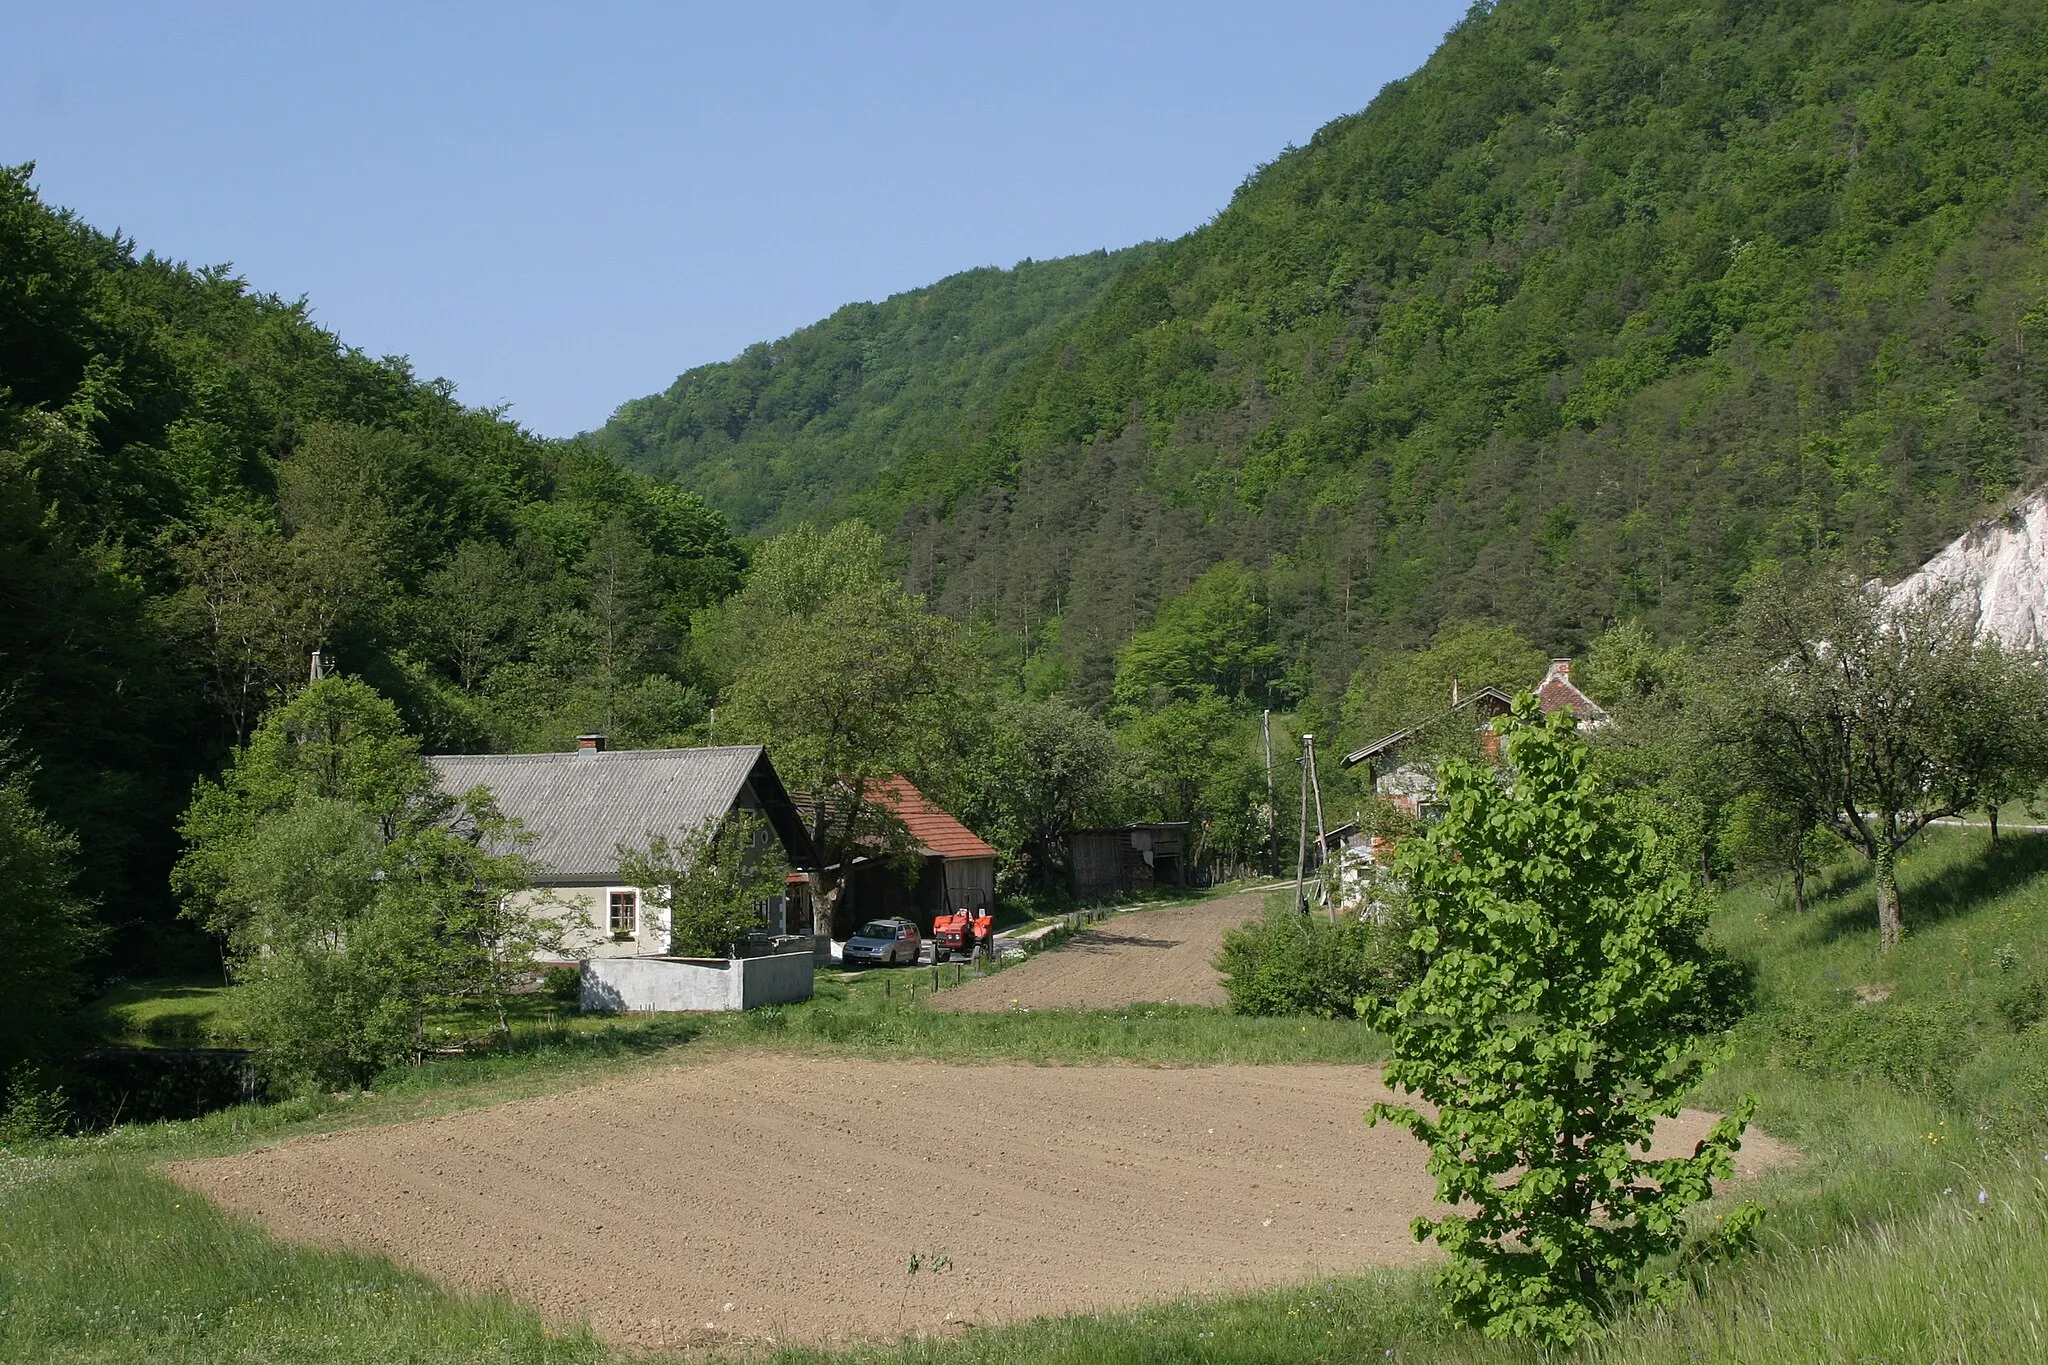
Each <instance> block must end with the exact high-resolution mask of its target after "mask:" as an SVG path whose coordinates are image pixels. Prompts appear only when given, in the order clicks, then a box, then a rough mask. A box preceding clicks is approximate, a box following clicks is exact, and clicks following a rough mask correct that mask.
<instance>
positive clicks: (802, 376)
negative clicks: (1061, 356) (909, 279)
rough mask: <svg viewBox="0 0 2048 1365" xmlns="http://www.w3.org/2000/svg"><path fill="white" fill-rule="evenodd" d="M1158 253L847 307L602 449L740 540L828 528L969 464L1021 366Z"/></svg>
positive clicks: (641, 413) (654, 407)
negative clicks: (915, 470) (966, 450)
mask: <svg viewBox="0 0 2048 1365" xmlns="http://www.w3.org/2000/svg"><path fill="white" fill-rule="evenodd" d="M1146 250H1147V248H1144V247H1137V248H1130V249H1126V250H1124V251H1118V252H1104V251H1097V252H1093V253H1090V254H1088V255H1085V256H1067V257H1063V258H1061V259H1058V260H1051V261H1022V262H1019V263H1018V264H1017V265H1016V266H1014V267H1012V268H1011V269H1009V270H997V269H994V268H984V269H980V270H968V271H963V272H962V273H960V274H958V275H949V276H948V277H946V278H945V279H943V280H940V281H939V282H938V283H937V284H934V285H931V286H929V287H927V288H924V289H915V290H911V291H910V292H908V293H903V294H896V295H893V296H892V297H890V298H887V299H884V300H883V301H882V302H880V303H853V304H848V305H847V306H846V307H844V308H841V309H840V310H839V311H838V312H836V313H834V314H833V315H832V316H831V317H829V318H826V319H825V320H824V321H823V322H819V323H815V324H813V325H811V326H809V327H805V328H803V329H802V330H800V331H797V332H793V333H791V334H790V335H789V336H786V337H784V338H783V339H782V340H780V341H777V342H772V343H768V342H763V343H759V344H756V345H753V346H749V347H748V348H747V349H746V350H745V351H744V352H742V353H741V354H740V355H739V356H738V357H737V358H735V359H733V360H730V361H722V362H720V363H718V364H713V365H700V366H698V367H697V368H696V369H694V370H690V371H688V372H687V373H685V374H683V375H681V376H680V377H678V378H677V380H676V382H675V383H674V384H671V385H670V386H669V387H668V389H667V390H666V391H665V392H662V393H658V394H653V395H651V396H649V397H646V398H638V399H634V400H633V401H632V402H629V403H627V404H625V405H624V406H623V407H621V408H620V409H619V410H618V412H617V413H616V414H614V415H613V417H612V419H611V420H610V421H609V422H607V423H606V424H605V425H604V426H603V427H602V428H601V429H600V430H598V431H597V432H595V433H593V438H594V440H595V442H596V443H597V444H598V445H600V446H602V447H603V448H604V449H607V450H609V451H611V452H612V453H613V454H615V455H616V456H617V457H618V458H619V459H620V460H621V461H622V462H623V463H625V464H626V465H628V466H630V467H632V468H634V469H639V470H644V471H647V472H650V473H656V474H662V475H666V476H668V477H671V478H674V479H675V480H676V481H677V482H679V483H680V484H682V485H683V486H684V487H686V488H690V489H694V490H695V491H697V492H699V493H701V494H703V495H704V496H705V497H706V498H707V499H708V500H709V501H710V502H711V504H712V505H713V506H715V507H717V508H718V509H719V510H721V511H723V512H724V513H726V515H728V516H730V517H731V518H732V519H733V520H734V522H735V523H736V524H737V525H738V526H740V527H741V528H742V529H745V530H750V531H751V530H763V529H778V528H781V527H785V526H788V525H790V524H792V523H794V522H796V521H799V520H802V519H803V518H805V517H808V516H825V517H830V516H832V515H834V514H837V513H840V512H842V511H843V510H844V509H846V508H847V507H848V506H850V505H853V504H854V503H856V502H858V500H859V499H860V496H861V491H862V490H863V489H865V488H867V487H868V486H869V485H871V484H872V483H873V481H874V479H875V477H876V475H877V474H878V473H879V472H880V471H882V470H884V469H887V468H890V467H892V466H893V465H896V464H899V463H901V462H902V461H904V460H906V459H909V458H911V457H913V456H917V455H929V454H930V453H931V452H936V451H948V450H950V451H956V452H957V451H958V450H959V449H960V448H961V446H962V444H963V442H965V441H966V440H968V439H970V437H971V433H972V432H973V430H974V428H973V425H972V422H973V419H974V418H975V417H976V416H977V415H978V414H981V413H983V412H985V411H986V410H987V409H988V408H989V407H990V406H992V405H993V403H994V402H995V399H996V397H997V396H998V395H999V394H1000V393H1002V391H1003V389H1004V386H1005V385H1006V384H1007V383H1008V382H1009V381H1010V380H1011V379H1012V378H1013V377H1014V375H1015V374H1016V372H1017V370H1018V368H1019V367H1020V366H1022V365H1023V364H1024V363H1026V362H1027V361H1029V360H1030V359H1031V358H1032V357H1033V356H1035V355H1037V354H1038V353H1039V352H1040V351H1042V350H1044V348H1045V347H1046V346H1047V344H1048V343H1049V342H1050V340H1051V338H1053V337H1054V336H1056V335H1057V334H1058V333H1059V331H1060V329H1061V328H1062V327H1064V326H1065V325H1067V324H1069V323H1071V322H1073V321H1074V320H1075V319H1076V318H1079V317H1080V316H1081V315H1082V314H1084V313H1085V312H1087V311H1088V309H1089V308H1090V307H1092V306H1093V305H1094V304H1095V303H1096V301H1097V300H1099V299H1100V298H1101V297H1102V294H1103V291H1104V290H1105V289H1106V288H1107V287H1108V285H1109V283H1110V281H1111V280H1112V279H1114V278H1115V276H1116V274H1117V272H1118V271H1119V270H1120V269H1122V268H1123V267H1124V266H1126V265H1128V264H1130V263H1131V262H1132V261H1133V260H1135V259H1139V258H1141V257H1142V256H1143V254H1144V253H1145V251H1146Z"/></svg>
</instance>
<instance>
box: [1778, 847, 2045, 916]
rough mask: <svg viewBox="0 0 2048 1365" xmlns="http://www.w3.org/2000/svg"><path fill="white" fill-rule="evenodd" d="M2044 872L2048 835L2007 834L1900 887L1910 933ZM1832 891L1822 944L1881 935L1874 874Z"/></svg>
mask: <svg viewBox="0 0 2048 1365" xmlns="http://www.w3.org/2000/svg"><path fill="white" fill-rule="evenodd" d="M2043 874H2048V835H2043V834H2032V833H2024V834H2023V833H2009V834H2003V835H2001V836H1999V840H1998V842H1997V843H1996V844H1991V843H1988V842H1987V843H1985V844H1984V845H1982V846H1981V847H1979V848H1977V849H1976V850H1974V851H1973V852H1969V853H1965V854H1964V855H1963V856H1962V857H1960V858H1958V859H1957V860H1956V861H1954V862H1952V863H1950V864H1949V865H1948V866H1947V867H1945V868H1943V869H1942V870H1941V871H1940V872H1938V873H1936V874H1935V875H1934V876H1933V877H1931V878H1929V879H1928V880H1927V881H1924V882H1922V881H1907V882H1905V884H1903V885H1902V886H1901V887H1900V888H1899V893H1900V900H1901V902H1902V903H1903V909H1904V912H1905V919H1906V932H1907V933H1908V934H1911V933H1912V932H1913V931H1914V930H1916V929H1926V928H1928V927H1930V926H1932V925H1936V924H1943V923H1946V922H1947V921H1949V920H1952V919H1958V918H1960V917H1962V916H1963V915H1966V914H1969V913H1970V912H1972V911H1974V910H1978V909H1981V908H1983V906H1984V905H1985V904H1986V903H1987V902H1989V901H1992V900H1995V899H1997V898H1998V897H2000V896H2003V895H2005V894H2006V893H2007V892H2010V891H2015V890H2018V889H2019V888H2020V887H2022V886H2025V885H2026V884H2027V883H2028V882H2030V881H2033V880H2034V879H2035V878H2037V877H2040V876H2042V875H2043ZM1831 890H1832V892H1833V894H1832V896H1831V897H1830V899H1832V900H1833V902H1834V903H1833V904H1832V905H1830V906H1829V907H1828V908H1827V909H1826V910H1824V911H1823V912H1822V917H1821V922H1820V925H1819V932H1818V937H1819V939H1820V941H1821V942H1823V943H1836V942H1840V941H1841V940H1843V939H1847V938H1856V937H1859V936H1871V937H1875V936H1876V934H1877V893H1876V890H1875V888H1874V887H1873V886H1872V884H1871V880H1870V877H1869V875H1868V872H1867V871H1865V872H1864V874H1863V875H1861V876H1859V877H1857V878H1856V879H1855V880H1854V881H1842V882H1839V883H1837V884H1836V886H1835V887H1834V888H1831Z"/></svg>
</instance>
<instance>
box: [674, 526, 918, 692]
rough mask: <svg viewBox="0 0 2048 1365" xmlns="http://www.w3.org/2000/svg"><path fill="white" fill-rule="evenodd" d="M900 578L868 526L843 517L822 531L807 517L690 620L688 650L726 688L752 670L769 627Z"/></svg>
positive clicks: (807, 616) (765, 548)
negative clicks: (733, 587)
mask: <svg viewBox="0 0 2048 1365" xmlns="http://www.w3.org/2000/svg"><path fill="white" fill-rule="evenodd" d="M896 583H897V579H896V575H895V574H894V573H892V572H890V570H889V566H888V547H887V545H886V544H884V542H883V540H882V538H881V537H880V536H879V535H877V534H876V533H875V532H874V531H873V530H872V529H870V528H869V527H868V526H867V525H866V524H865V523H862V522H858V521H842V522H840V523H839V524H838V525H837V526H834V527H832V528H831V529H830V530H823V531H821V530H819V529H818V528H817V527H815V526H812V525H810V524H809V523H808V522H806V523H804V524H802V525H799V526H796V527H793V528H791V529H790V530H788V531H785V532H784V533H783V534H781V535H779V536H776V537H775V538H774V539H772V540H770V541H768V542H766V543H765V544H763V545H762V546H761V547H760V549H758V550H757V551H755V553H754V558H753V562H752V563H751V564H749V565H748V566H747V577H746V582H745V583H744V584H742V585H741V587H740V590H739V591H738V592H736V593H734V594H733V595H732V596H731V597H728V598H726V599H725V600H724V601H722V602H719V603H717V604H715V605H713V606H709V607H705V608H704V609H702V610H701V611H699V612H698V613H697V614H696V615H695V617H693V618H692V620H691V623H690V648H691V651H692V653H693V654H694V655H695V656H696V657H697V659H698V660H699V661H700V662H701V663H702V664H703V665H704V667H705V668H706V670H707V671H708V672H709V673H710V675H711V676H712V677H713V678H714V679H716V680H717V681H718V682H719V683H720V684H721V685H728V684H730V683H731V682H732V681H733V679H735V678H736V677H738V676H739V674H740V673H741V672H742V671H744V670H745V669H746V667H747V666H748V663H749V655H750V654H751V653H752V651H753V649H754V647H755V646H756V644H757V643H758V642H759V640H760V639H761V636H762V635H763V633H764V632H767V631H771V630H774V629H776V628H778V627H780V626H783V625H786V624H788V623H789V622H791V621H808V620H811V619H812V618H814V617H816V616H817V615H818V614H819V613H820V612H822V611H825V610H826V609H827V608H828V607H829V606H830V605H831V603H832V602H834V601H835V600H837V599H838V598H841V597H844V596H846V595H848V594H851V593H859V592H883V591H886V590H887V589H889V588H891V587H894V586H896Z"/></svg>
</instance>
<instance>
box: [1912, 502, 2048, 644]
mask: <svg viewBox="0 0 2048 1365" xmlns="http://www.w3.org/2000/svg"><path fill="white" fill-rule="evenodd" d="M1932 590H1945V591H1954V592H1956V593H1957V594H1958V595H1959V596H1960V597H1961V598H1962V600H1963V601H1964V602H1966V603H1968V602H1974V603H1975V604H1976V610H1977V633H1978V634H1979V635H1980V636H1990V637H1994V638H1996V639H1997V640H1999V641H2000V642H2002V643H2004V644H2006V645H2008V646H2011V647H2014V648H2019V649H2038V648H2041V647H2043V646H2044V645H2048V489H2042V490H2040V491H2038V492H2035V493H2032V494H2029V495H2028V496H2027V497H2026V498H2024V499H2023V500H2021V501H2019V502H2016V503H2014V504H2013V505H2012V506H2011V507H2010V508H2008V509H2007V510H2006V511H2005V512H2003V513H2001V514H2000V515H1998V516H1996V517H1993V518H1991V519H1990V520H1989V521H1986V522H1983V523H1981V524H1980V525H1977V526H1973V527H1971V528H1970V529H1969V530H1967V531H1965V532H1963V534H1962V535H1960V536H1958V537H1957V538H1956V539H1955V541H1954V542H1953V543H1951V544H1950V545H1949V546H1948V548H1947V549H1945V550H1943V551H1941V553H1939V554H1937V555H1935V556H1934V558H1932V559H1930V560H1928V561H1927V563H1926V564H1924V565H1922V566H1921V568H1920V570H1919V572H1917V573H1915V574H1913V575H1912V576H1911V577H1909V578H1906V579H1903V580H1902V581H1900V582H1899V584H1898V585H1897V586H1895V587H1893V588H1892V589H1890V590H1889V592H1888V593H1887V594H1886V596H1887V597H1889V598H1890V599H1891V600H1892V601H1893V602H1910V601H1913V600H1915V599H1917V598H1919V597H1920V596H1922V595H1923V594H1925V593H1927V592H1929V591H1932Z"/></svg>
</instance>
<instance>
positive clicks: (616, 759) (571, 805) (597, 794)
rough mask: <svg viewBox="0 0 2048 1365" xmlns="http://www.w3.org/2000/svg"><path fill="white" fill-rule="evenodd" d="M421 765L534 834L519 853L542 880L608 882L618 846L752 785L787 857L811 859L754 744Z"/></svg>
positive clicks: (694, 818)
mask: <svg viewBox="0 0 2048 1365" xmlns="http://www.w3.org/2000/svg"><path fill="white" fill-rule="evenodd" d="M427 762H428V763H430V764H432V765H433V768H434V774H435V776H436V777H437V778H439V779H440V783H441V788H442V790H444V791H446V792H448V793H449V794H450V795H454V796H460V795H461V794H462V793H463V792H465V791H468V790H469V789H470V788H471V787H477V786H482V787H487V788H489V789H490V792H491V795H492V796H493V797H494V798H495V799H496V800H497V803H498V808H499V810H501V811H503V812H504V813H505V814H506V815H508V816H511V817H512V818H513V819H515V820H518V821H519V822H520V823H521V824H522V825H524V826H525V827H526V830H527V831H528V832H529V833H531V834H532V835H534V836H535V837H534V841H533V843H532V844H531V845H530V846H529V847H528V848H527V850H526V853H527V856H528V857H530V858H531V859H533V861H534V863H535V865H536V866H537V867H538V868H539V869H540V872H541V874H542V875H543V876H545V877H549V878H553V879H557V880H565V881H580V880H592V881H597V880H603V879H607V878H610V877H614V876H616V875H617V874H618V867H619V855H618V849H619V845H620V844H626V845H628V846H638V845H641V844H644V843H645V842H646V841H647V839H648V837H649V836H650V835H654V834H662V835H668V836H670V837H674V836H675V835H676V834H677V833H678V832H679V831H681V830H685V829H694V828H697V827H698V826H701V825H702V824H704V823H705V822H706V821H707V820H716V819H719V818H721V817H723V816H724V815H725V813H726V812H727V811H729V810H731V809H732V807H733V804H734V803H735V802H736V801H738V800H739V798H740V795H741V793H742V792H743V791H744V790H745V789H746V787H747V785H748V784H749V783H750V782H751V783H752V785H753V789H754V799H755V801H756V802H757V803H759V804H760V806H761V808H762V810H763V812H764V813H765V814H766V815H767V817H768V820H769V823H770V824H772V825H773V826H774V827H775V831H776V833H777V834H778V835H779V836H781V839H782V843H783V847H784V848H785V849H787V850H788V851H789V855H790V859H791V861H792V862H795V863H797V864H799V865H808V864H809V863H810V862H811V861H813V860H812V859H810V858H809V857H808V856H807V855H808V850H809V848H810V842H809V840H808V839H807V838H806V837H805V835H804V830H803V825H802V822H801V821H800V820H798V819H797V815H796V809H795V807H794V806H792V805H791V804H790V800H789V794H788V792H786V791H785V790H783V786H782V779H781V778H779V777H777V776H776V773H775V768H774V765H773V764H771V763H769V761H768V754H767V751H766V750H765V749H763V748H761V746H760V745H758V744H745V745H727V746H722V747H719V748H711V749H618V750H593V749H583V750H579V751H577V752H575V753H556V754H438V755H435V756H433V757H431V758H429V759H428V760H427Z"/></svg>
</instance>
